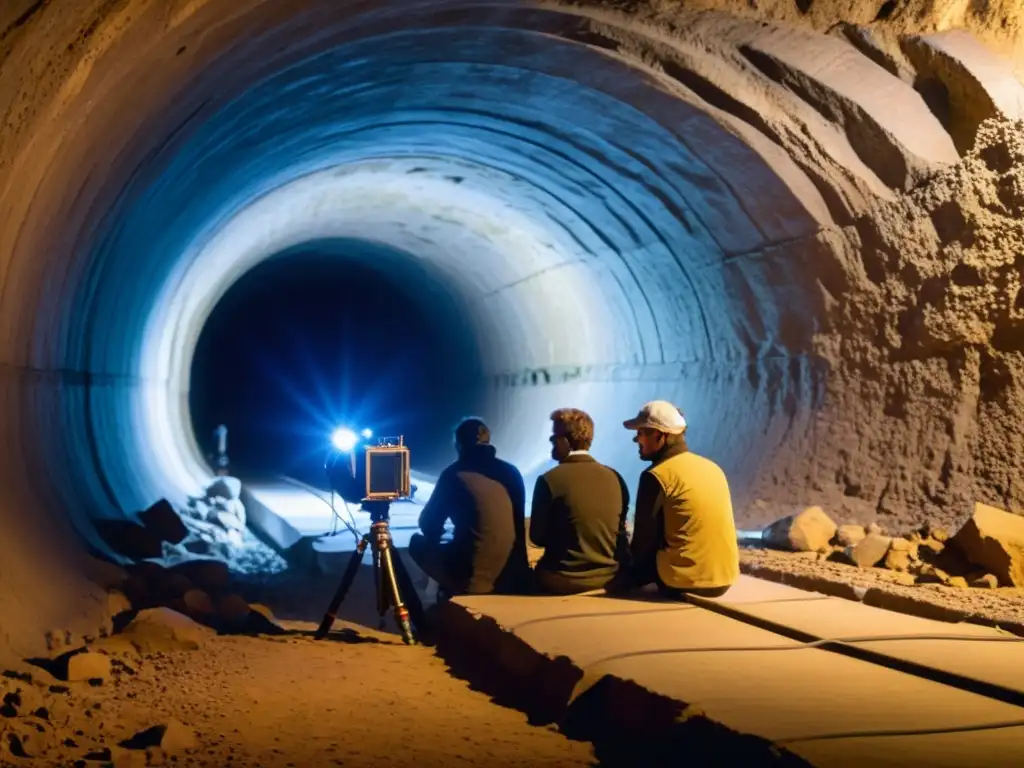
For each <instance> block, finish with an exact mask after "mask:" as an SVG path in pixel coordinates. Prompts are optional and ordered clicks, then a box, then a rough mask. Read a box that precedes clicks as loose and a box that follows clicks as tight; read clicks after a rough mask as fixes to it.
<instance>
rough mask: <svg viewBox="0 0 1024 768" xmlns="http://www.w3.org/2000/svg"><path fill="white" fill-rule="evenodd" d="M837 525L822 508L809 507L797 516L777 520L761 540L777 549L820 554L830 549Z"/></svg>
mask: <svg viewBox="0 0 1024 768" xmlns="http://www.w3.org/2000/svg"><path fill="white" fill-rule="evenodd" d="M836 530H837V528H836V524H835V522H833V520H832V518H830V517H829V516H828V515H827V514H826V513H825V510H823V509H822V508H821V507H808V508H807V509H805V510H804V511H803V512H800V513H799V514H796V515H788V516H787V517H784V518H782V519H781V520H776V521H775V522H774V523H772V524H771V525H769V526H768V527H767V528H765V529H764V531H763V532H762V534H761V540H762V541H763V542H764V543H765V544H766V545H768V546H769V547H773V548H775V549H788V550H791V551H793V552H819V551H824V550H827V549H829V542H831V541H832V537H833V536H835V535H836Z"/></svg>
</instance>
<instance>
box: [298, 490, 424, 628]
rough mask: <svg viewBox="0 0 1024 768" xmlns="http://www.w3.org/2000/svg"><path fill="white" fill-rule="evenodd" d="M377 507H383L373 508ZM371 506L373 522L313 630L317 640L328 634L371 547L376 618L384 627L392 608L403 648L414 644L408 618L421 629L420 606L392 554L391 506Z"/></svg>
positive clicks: (421, 615) (398, 560)
mask: <svg viewBox="0 0 1024 768" xmlns="http://www.w3.org/2000/svg"><path fill="white" fill-rule="evenodd" d="M378 504H380V505H382V508H376V505H378ZM374 505H375V506H374V507H370V509H369V512H370V520H371V521H372V523H371V525H370V532H369V533H367V534H365V535H364V536H363V537H362V538H361V539H360V540H359V543H358V545H356V551H355V552H353V553H352V556H351V557H350V558H349V561H348V565H347V566H346V567H345V572H344V573H343V574H342V576H341V583H340V584H339V585H338V591H337V592H335V593H334V598H333V599H332V600H331V604H330V606H328V608H327V613H326V614H324V618H323V621H321V622H320V628H319V629H317V631H316V639H317V640H323V639H324V638H325V637H327V633H328V632H330V631H331V626H332V625H333V624H334V622H335V620H336V618H337V615H338V609H339V608H340V607H341V604H342V602H344V600H345V596H346V595H347V594H348V591H349V589H350V588H351V587H352V583H353V582H354V581H355V579H356V574H357V573H358V572H359V566H360V565H362V562H363V555H364V553H365V552H366V548H367V547H370V549H371V553H372V555H373V582H374V587H375V589H376V594H377V615H378V616H379V617H380V628H381V629H383V628H384V615H385V614H386V613H387V612H388V608H394V609H395V620H396V622H397V623H398V627H399V629H400V630H401V633H402V640H404V641H405V644H406V645H414V644H415V643H416V637H415V636H414V635H413V630H412V624H411V623H410V619H412V623H413V624H415V625H416V628H417V629H418V630H420V631H422V630H423V626H424V625H423V604H422V603H421V602H420V599H419V595H417V594H416V589H415V587H414V585H413V583H412V579H410V578H409V572H408V571H406V570H405V564H404V563H403V562H402V559H401V557H399V555H398V552H396V551H395V548H394V542H393V541H392V539H391V529H390V527H389V525H388V507H389V506H390V505H389V504H388V502H374ZM403 592H404V593H405V594H406V596H407V598H408V600H409V605H408V608H407V607H406V605H405V603H404V602H403V601H402V593H403Z"/></svg>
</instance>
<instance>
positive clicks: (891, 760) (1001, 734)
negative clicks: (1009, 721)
mask: <svg viewBox="0 0 1024 768" xmlns="http://www.w3.org/2000/svg"><path fill="white" fill-rule="evenodd" d="M785 746H787V747H788V748H789V749H793V750H794V751H797V752H798V753H799V754H800V755H801V756H802V757H804V758H805V759H807V760H808V761H810V762H811V763H812V764H814V765H816V766H828V768H862V767H863V766H865V765H870V766H871V767H872V768H908V766H928V768H964V766H972V768H973V767H974V766H988V765H991V766H993V767H995V766H1010V765H1024V727H1021V726H1017V727H1012V728H999V729H995V730H992V729H987V730H984V731H954V732H952V733H928V734H920V735H916V736H884V737H883V736H876V737H869V738H846V739H827V740H820V741H807V742H803V743H793V744H787V745H785Z"/></svg>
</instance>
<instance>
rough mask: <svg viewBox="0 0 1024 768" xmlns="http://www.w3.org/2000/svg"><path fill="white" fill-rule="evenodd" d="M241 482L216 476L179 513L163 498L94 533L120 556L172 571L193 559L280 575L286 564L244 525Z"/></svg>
mask: <svg viewBox="0 0 1024 768" xmlns="http://www.w3.org/2000/svg"><path fill="white" fill-rule="evenodd" d="M241 491H242V482H241V481H240V480H239V479H238V478H235V477H218V478H217V479H216V480H214V481H213V482H212V483H211V484H210V485H209V486H207V488H206V489H205V490H204V491H203V492H202V494H201V495H199V496H192V497H189V499H188V505H187V506H186V507H185V508H184V509H183V510H182V511H181V512H180V513H179V512H178V511H177V510H175V508H174V506H173V505H172V504H171V503H170V502H169V501H167V500H166V499H161V500H160V501H158V502H156V503H155V504H154V505H153V506H151V507H150V508H149V509H147V510H145V511H143V512H140V513H139V514H138V516H137V517H138V521H137V522H136V521H134V520H101V521H99V522H98V523H97V525H96V528H97V531H98V532H99V534H100V536H101V537H102V538H103V539H104V541H105V542H106V543H107V544H108V545H109V546H110V548H111V549H113V550H114V551H115V552H116V553H118V554H119V555H122V556H123V557H126V558H128V559H130V560H134V561H136V562H140V561H158V562H160V563H162V564H164V565H167V566H172V565H176V564H178V563H182V562H188V561H191V560H195V559H212V560H217V561H220V562H223V563H225V564H226V565H227V566H228V567H229V568H230V569H231V570H232V571H235V572H238V573H246V574H253V573H260V574H269V573H279V572H281V571H283V570H285V569H286V568H287V567H288V564H287V562H286V561H285V560H284V558H282V557H281V556H280V555H278V554H277V553H276V552H274V550H272V549H271V548H270V547H268V546H267V545H265V544H264V543H263V542H261V541H260V540H259V539H258V538H257V537H256V536H254V535H253V533H252V532H251V531H250V530H249V529H248V527H247V525H246V522H247V521H246V511H245V504H244V503H243V502H242V499H241Z"/></svg>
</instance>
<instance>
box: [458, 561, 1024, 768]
mask: <svg viewBox="0 0 1024 768" xmlns="http://www.w3.org/2000/svg"><path fill="white" fill-rule="evenodd" d="M716 602H719V603H731V605H730V607H732V608H735V609H739V608H742V609H743V610H747V611H751V612H755V611H756V612H765V613H767V614H770V615H773V616H776V617H777V618H782V619H785V620H786V621H788V622H791V623H794V624H797V625H801V626H807V627H811V628H816V629H819V630H822V629H829V628H830V625H829V624H828V622H827V619H828V617H829V615H831V614H832V613H835V614H836V615H837V616H838V617H839V619H838V620H837V622H836V624H835V625H834V627H833V628H836V629H842V630H852V629H857V631H856V632H850V634H862V633H863V629H864V625H861V626H860V627H859V628H856V627H854V626H853V624H855V623H856V621H857V617H856V609H858V608H864V609H867V610H869V611H870V612H871V620H872V621H874V622H875V624H874V626H873V627H872V634H884V633H886V632H887V631H888V632H890V633H891V634H900V633H902V632H903V631H905V630H907V629H911V628H912V629H913V630H915V631H920V630H922V629H930V630H931V631H932V632H933V633H938V634H943V633H950V634H955V633H957V632H958V631H959V630H960V629H961V628H960V627H952V626H950V625H944V624H941V623H939V622H934V621H928V620H925V619H918V618H915V617H908V616H902V615H900V614H894V613H892V612H889V611H882V610H880V609H874V608H871V607H870V606H862V605H860V604H857V603H850V602H847V601H843V600H839V599H835V598H828V597H824V596H821V595H816V594H814V593H808V592H803V591H801V590H796V589H793V588H792V587H788V586H785V585H781V584H774V583H766V582H758V581H757V580H755V579H749V578H744V579H742V580H741V581H740V583H739V584H738V585H737V587H736V588H734V589H733V590H730V592H729V593H728V594H727V595H726V596H725V597H723V598H720V599H719V600H718V601H716ZM847 606H849V610H847ZM446 610H447V611H448V612H449V613H451V612H453V611H454V612H459V613H460V615H461V616H462V618H461V619H460V620H459V622H458V629H457V631H458V633H459V634H460V635H461V636H462V637H461V642H463V644H464V645H463V647H464V648H466V647H471V648H472V649H473V653H474V654H476V655H481V654H486V655H487V656H488V657H489V658H490V661H489V662H488V663H491V664H493V665H495V666H500V665H503V664H505V665H508V666H509V672H510V674H511V675H512V676H513V677H514V678H515V680H516V682H517V683H518V685H519V687H520V688H521V689H526V688H530V687H534V688H538V689H546V693H547V694H551V695H557V696H562V695H566V694H567V692H568V691H570V690H571V694H570V695H568V696H567V697H566V700H565V701H564V702H563V703H562V704H561V707H562V709H563V710H564V713H565V714H564V715H563V716H561V717H562V718H563V720H564V719H568V718H570V717H571V713H572V712H573V708H574V707H577V708H579V707H581V706H583V705H582V704H579V702H581V701H586V700H587V695H588V692H590V691H594V690H597V689H599V688H600V687H601V685H602V683H603V682H604V681H607V680H613V681H620V682H621V683H622V684H625V685H632V686H633V687H634V688H633V689H635V690H637V691H640V695H641V696H643V695H646V696H648V697H653V698H651V701H655V700H656V701H660V702H663V703H662V704H659V705H657V706H655V705H653V704H652V705H650V706H651V707H653V708H652V709H649V710H647V709H645V711H647V712H648V714H646V715H645V716H644V717H645V718H648V719H649V718H650V717H652V716H656V718H657V719H658V722H660V723H663V724H664V726H663V727H664V728H666V729H671V728H674V727H676V726H674V725H672V724H673V723H677V724H678V723H679V722H680V721H679V715H680V714H681V713H684V712H685V713H686V715H690V716H692V715H694V714H702V715H703V717H704V718H705V719H706V721H707V722H709V723H712V724H715V725H714V727H715V728H719V729H721V728H724V729H725V730H721V731H720V734H719V737H720V738H724V737H721V733H725V734H729V733H732V734H733V736H732V737H731V738H738V737H737V736H736V734H746V735H748V736H749V737H751V738H754V739H755V740H756V741H757V743H768V742H771V743H775V744H781V745H784V746H785V747H786V748H787V749H788V750H789V751H790V752H791V753H793V754H795V755H797V756H800V757H802V758H804V759H807V760H809V761H810V762H811V763H812V764H814V765H822V766H825V765H829V766H831V765H854V764H856V765H865V764H870V765H895V764H896V763H897V762H898V763H899V764H900V765H901V766H906V765H936V766H939V765H942V766H945V765H950V766H952V765H972V766H990V765H991V766H998V765H1008V764H1016V761H1014V760H1012V759H1010V758H1012V757H1014V756H1017V755H1018V753H1021V752H1022V750H1024V742H1022V743H1020V744H1018V743H1017V742H1014V741H1013V736H1014V735H1017V736H1019V735H1020V733H1022V732H1024V730H1022V729H1024V708H1022V707H1019V706H1015V705H1013V704H1010V703H1006V702H1004V701H999V700H996V699H994V698H990V697H988V696H985V695H981V694H980V693H977V692H974V691H970V690H962V689H960V688H956V687H952V686H949V685H944V684H943V683H941V682H936V681H935V680H933V679H925V678H923V677H920V676H914V675H910V674H906V673H904V672H901V671H898V670H897V669H892V668H888V667H886V666H881V665H877V664H872V663H868V662H866V661H863V660H861V659H857V658H851V657H848V656H844V655H841V654H838V653H834V652H831V651H829V650H824V649H821V648H817V647H807V646H805V645H804V644H802V643H801V642H799V641H798V640H794V639H791V638H787V637H785V636H782V635H779V634H776V633H775V632H771V631H768V630H767V629H763V628H760V627H757V626H752V625H750V624H747V623H744V622H743V621H740V620H738V619H736V618H733V617H730V616H726V615H722V614H721V613H715V612H714V611H712V610H710V608H709V607H703V606H697V605H680V604H675V603H663V602H645V601H642V600H624V599H618V598H609V597H605V596H598V595H594V596H571V597H513V596H507V597H506V596H474V597H465V598H458V599H456V600H455V601H452V603H451V604H450V605H449V606H448V608H447V609H446ZM862 616H863V614H862ZM886 620H891V623H890V624H884V622H885V621H886ZM986 632H987V633H991V632H992V630H988V629H986V628H984V627H971V628H970V629H969V630H967V633H970V634H972V635H976V634H979V633H981V634H984V633H986ZM824 634H830V633H829V632H824ZM840 634H846V633H845V632H843V633H840ZM472 635H475V636H476V637H472V638H470V637H469V636H472ZM895 642H903V641H888V642H886V643H884V645H886V646H887V645H890V644H891V643H895ZM949 642H950V641H943V643H944V645H943V646H935V648H940V647H943V648H944V654H945V655H942V654H939V653H935V654H934V655H932V656H929V657H927V658H928V661H929V662H930V663H932V664H934V665H935V666H936V667H937V668H941V667H942V666H943V665H945V664H946V663H947V661H950V663H952V661H951V659H956V658H962V657H965V656H972V655H976V650H974V651H971V650H968V651H966V652H965V649H964V648H963V647H962V644H961V645H960V646H950V645H949V644H948V643H949ZM467 643H468V646H467V645H466V644H467ZM510 643H511V645H510ZM985 647H986V648H987V647H988V644H987V643H986V645H985ZM485 648H486V649H487V650H486V651H484V650H483V649H485ZM972 648H973V646H972ZM883 650H884V649H883ZM909 650H910V651H913V652H914V653H918V649H916V648H910V649H909ZM1021 650H1022V651H1024V648H1022V649H1021ZM908 652H909V651H908ZM529 654H533V655H532V656H530V655H529ZM1004 663H1005V662H1004ZM1019 666H1020V668H1021V669H1024V664H1020V665H1019ZM978 669H981V667H980V666H979V667H978ZM985 669H987V670H988V671H989V672H992V671H993V670H994V667H992V666H987V667H985ZM572 670H575V672H573V671H572ZM555 678H558V679H559V680H560V682H557V683H556V682H552V681H554V679H555ZM566 681H568V683H567V682H566ZM573 686H574V687H573ZM633 689H631V690H633ZM621 695H622V694H621V691H617V692H616V693H615V694H613V695H612V698H613V699H614V698H616V697H618V696H621ZM664 702H674V704H673V706H674V707H675V709H674V710H672V709H671V707H669V708H668V710H666V709H665V706H666V705H665V704H664ZM546 706H547V710H546V711H548V712H553V711H556V710H558V707H557V706H551V705H550V703H549V704H548V705H546ZM604 706H605V708H606V709H607V708H609V707H613V706H614V705H613V704H606V705H604ZM622 706H625V705H622ZM631 706H632V705H631ZM643 706H644V707H645V708H646V707H647V705H646V704H644V705H643ZM599 709H600V708H599ZM671 711H675V712H676V715H671ZM587 712H588V713H590V712H591V710H590V709H588V710H587ZM587 716H588V717H590V716H591V715H590V714H588V715H587ZM638 717H639V716H638ZM673 718H674V719H673ZM692 719H693V718H692V717H690V718H689V719H687V717H685V716H684V718H683V720H684V721H687V722H690V721H692ZM698 719H700V718H698ZM1007 723H1010V724H1017V725H1016V726H1015V727H1012V728H1007V727H1004V726H1006V724H1007ZM618 727H620V726H619V725H617V724H616V721H615V719H614V718H609V719H608V722H607V723H602V724H599V725H596V726H594V728H595V729H596V730H597V732H598V733H600V732H601V730H602V729H604V730H608V729H613V730H614V729H615V728H618ZM623 727H625V726H623ZM893 732H896V734H895V735H894V734H893ZM940 732H956V734H957V735H956V736H955V737H936V736H934V735H929V734H935V733H940ZM903 733H909V734H911V735H899V734H903ZM936 739H939V740H940V741H941V740H943V739H952V740H953V741H956V740H957V739H960V741H956V743H957V744H958V745H960V744H970V748H969V749H968V748H966V747H961V746H957V747H956V748H955V749H952V750H951V751H950V752H949V753H946V752H944V751H943V750H942V749H938V748H936V746H935V744H936ZM894 753H895V754H899V758H898V759H895V758H893V754H894ZM951 755H952V756H951ZM967 756H969V759H968V757H967ZM1008 759H1009V762H1007V761H1008ZM1021 759H1024V757H1022V758H1021Z"/></svg>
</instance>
